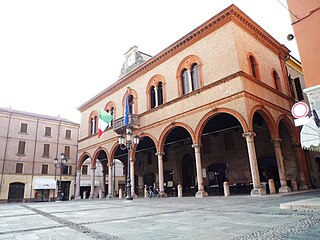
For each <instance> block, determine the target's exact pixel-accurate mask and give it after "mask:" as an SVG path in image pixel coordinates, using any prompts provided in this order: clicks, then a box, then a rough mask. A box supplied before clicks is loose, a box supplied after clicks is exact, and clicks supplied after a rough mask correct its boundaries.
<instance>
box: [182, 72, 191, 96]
mask: <svg viewBox="0 0 320 240" xmlns="http://www.w3.org/2000/svg"><path fill="white" fill-rule="evenodd" d="M182 87H183V95H185V94H188V93H189V92H190V84H189V75H188V71H187V69H184V70H183V72H182Z"/></svg>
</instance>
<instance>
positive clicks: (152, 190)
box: [146, 186, 160, 198]
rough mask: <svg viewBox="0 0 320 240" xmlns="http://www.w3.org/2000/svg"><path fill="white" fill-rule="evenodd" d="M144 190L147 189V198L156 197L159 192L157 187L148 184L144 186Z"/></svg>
mask: <svg viewBox="0 0 320 240" xmlns="http://www.w3.org/2000/svg"><path fill="white" fill-rule="evenodd" d="M146 190H147V197H148V198H158V197H160V192H159V190H158V189H157V188H155V187H152V186H149V187H146Z"/></svg>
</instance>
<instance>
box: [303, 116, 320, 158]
mask: <svg viewBox="0 0 320 240" xmlns="http://www.w3.org/2000/svg"><path fill="white" fill-rule="evenodd" d="M300 137H301V146H302V148H304V149H306V150H311V151H317V152H320V128H318V126H317V125H316V123H315V121H314V119H313V118H310V121H309V123H307V124H305V125H303V127H302V130H301V132H300Z"/></svg>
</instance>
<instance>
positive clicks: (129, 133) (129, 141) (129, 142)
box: [118, 127, 139, 200]
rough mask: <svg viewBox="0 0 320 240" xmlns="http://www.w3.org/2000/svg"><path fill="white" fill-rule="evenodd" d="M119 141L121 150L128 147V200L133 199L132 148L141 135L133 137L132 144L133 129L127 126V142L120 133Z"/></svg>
mask: <svg viewBox="0 0 320 240" xmlns="http://www.w3.org/2000/svg"><path fill="white" fill-rule="evenodd" d="M118 143H119V145H120V148H121V150H125V149H127V151H128V167H127V196H126V200H133V198H132V196H131V179H130V150H131V149H133V146H134V145H138V144H139V137H138V136H137V135H135V136H134V137H133V144H132V129H131V128H130V127H127V128H126V143H124V136H122V135H120V136H119V137H118Z"/></svg>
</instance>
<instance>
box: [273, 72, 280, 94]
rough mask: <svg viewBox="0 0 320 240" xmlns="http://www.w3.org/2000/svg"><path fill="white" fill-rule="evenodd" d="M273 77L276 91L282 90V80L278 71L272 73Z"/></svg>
mask: <svg viewBox="0 0 320 240" xmlns="http://www.w3.org/2000/svg"><path fill="white" fill-rule="evenodd" d="M272 76H273V81H274V85H275V87H276V89H277V90H278V91H279V90H280V82H279V81H280V79H279V76H278V73H277V72H276V71H273V72H272Z"/></svg>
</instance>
